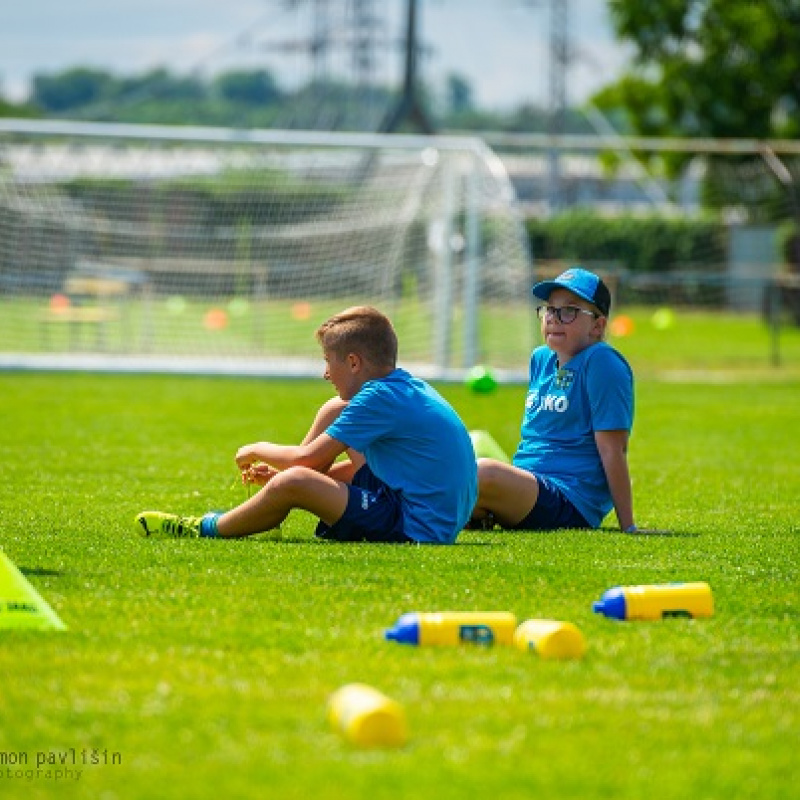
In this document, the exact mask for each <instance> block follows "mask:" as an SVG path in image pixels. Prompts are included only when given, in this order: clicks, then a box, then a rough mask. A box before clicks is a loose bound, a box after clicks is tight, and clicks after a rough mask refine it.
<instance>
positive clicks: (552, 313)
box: [536, 306, 599, 325]
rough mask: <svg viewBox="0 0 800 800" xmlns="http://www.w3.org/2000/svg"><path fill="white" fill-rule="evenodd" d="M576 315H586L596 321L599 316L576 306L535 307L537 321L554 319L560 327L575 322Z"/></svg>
mask: <svg viewBox="0 0 800 800" xmlns="http://www.w3.org/2000/svg"><path fill="white" fill-rule="evenodd" d="M578 314H588V315H589V316H590V317H594V319H597V317H598V316H599V315H598V314H595V312H594V311H587V310H586V309H585V308H578V306H561V307H558V306H537V307H536V315H537V316H538V317H539V319H553V317H555V318H556V319H557V320H558V321H559V322H560V323H562V325H569V324H570V323H571V322H575V320H576V319H577V318H578Z"/></svg>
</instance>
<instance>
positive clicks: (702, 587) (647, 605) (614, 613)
mask: <svg viewBox="0 0 800 800" xmlns="http://www.w3.org/2000/svg"><path fill="white" fill-rule="evenodd" d="M592 609H593V610H594V612H595V613H596V614H603V615H604V616H606V617H609V618H610V619H620V620H654V619H664V618H666V617H688V618H694V617H710V616H711V615H712V614H713V613H714V601H713V598H712V596H711V587H710V586H709V585H708V584H707V583H702V582H694V583H658V584H652V585H649V586H614V587H613V588H611V589H609V590H608V591H607V592H605V594H603V596H602V597H601V598H600V600H598V601H597V602H596V603H594V604H593V606H592Z"/></svg>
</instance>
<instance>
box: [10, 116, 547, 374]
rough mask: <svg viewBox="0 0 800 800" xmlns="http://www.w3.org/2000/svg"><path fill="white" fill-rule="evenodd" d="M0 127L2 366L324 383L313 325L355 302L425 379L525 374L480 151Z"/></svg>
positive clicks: (270, 135)
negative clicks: (390, 324)
mask: <svg viewBox="0 0 800 800" xmlns="http://www.w3.org/2000/svg"><path fill="white" fill-rule="evenodd" d="M0 123H1V124H0V355H1V356H3V358H4V359H5V361H6V363H8V362H9V359H10V360H11V361H13V360H14V359H15V358H20V359H23V360H25V359H27V363H36V362H37V359H38V360H39V362H40V363H44V362H46V363H52V364H54V365H55V366H58V365H68V364H71V363H73V364H77V365H83V364H85V363H87V359H88V360H89V361H91V362H92V363H100V362H103V363H107V364H109V365H110V367H111V368H124V366H125V365H126V364H128V365H131V364H132V365H140V366H141V367H142V368H144V369H147V368H152V367H153V366H154V365H155V366H159V365H171V366H172V367H173V368H175V369H178V370H181V369H195V368H202V367H203V365H205V367H206V368H207V369H209V371H229V370H233V371H256V372H275V373H277V374H308V373H311V372H313V373H314V374H319V372H320V369H321V366H320V365H321V362H320V356H319V349H318V345H317V344H316V341H315V339H314V330H315V329H316V326H317V325H318V324H319V323H320V322H322V321H323V320H324V319H326V318H327V317H328V316H330V315H331V314H333V313H336V312H337V311H339V310H342V309H344V308H346V307H348V306H351V305H361V304H369V305H374V306H377V307H378V308H380V309H381V310H383V311H384V312H385V313H387V314H388V315H389V316H390V317H391V318H392V320H393V321H394V323H395V325H396V327H397V330H398V335H399V338H400V358H401V362H402V364H403V365H405V366H409V367H412V368H414V369H417V370H422V371H423V372H425V373H426V374H427V375H428V376H430V377H447V376H450V375H457V374H458V373H459V372H460V371H462V370H464V369H466V368H469V367H471V366H473V365H475V364H478V363H483V364H488V365H491V366H492V367H493V368H495V369H499V370H500V371H501V373H502V370H503V368H508V369H519V367H520V365H523V364H525V363H526V360H527V357H528V355H529V353H530V349H531V346H532V343H533V338H534V332H533V326H532V323H531V317H532V315H531V313H530V286H531V279H532V268H531V259H530V256H529V252H528V245H527V238H526V236H525V232H524V228H523V225H522V221H521V219H520V218H519V216H518V214H517V212H516V211H515V205H514V202H513V199H514V198H513V191H512V189H511V184H510V182H509V180H508V177H507V175H506V174H505V171H504V169H503V166H502V164H501V162H500V161H499V159H497V158H496V156H495V155H494V153H493V152H492V150H491V149H490V148H488V147H487V146H486V145H485V144H484V143H483V142H482V141H480V140H478V139H471V138H460V137H420V136H384V135H372V134H352V135H348V134H331V133H319V134H318V133H299V132H283V131H235V130H227V129H197V128H175V127H161V126H133V125H111V124H94V123H87V124H83V123H59V122H41V121H11V120H0Z"/></svg>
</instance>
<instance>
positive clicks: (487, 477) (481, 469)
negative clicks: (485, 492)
mask: <svg viewBox="0 0 800 800" xmlns="http://www.w3.org/2000/svg"><path fill="white" fill-rule="evenodd" d="M502 473H503V464H502V462H500V461H496V460H495V459H493V458H479V459H478V483H479V485H480V486H481V487H482V488H484V487H485V488H487V489H490V488H493V487H495V486H497V485H498V483H499V482H500V480H502V478H501V476H502Z"/></svg>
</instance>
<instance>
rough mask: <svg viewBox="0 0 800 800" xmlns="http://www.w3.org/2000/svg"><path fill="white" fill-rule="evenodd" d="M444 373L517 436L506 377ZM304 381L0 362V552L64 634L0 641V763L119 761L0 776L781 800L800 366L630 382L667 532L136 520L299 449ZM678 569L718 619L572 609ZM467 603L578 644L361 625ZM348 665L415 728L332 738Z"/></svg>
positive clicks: (362, 792)
mask: <svg viewBox="0 0 800 800" xmlns="http://www.w3.org/2000/svg"><path fill="white" fill-rule="evenodd" d="M443 391H444V392H445V394H446V395H447V396H448V397H449V399H450V400H451V401H452V402H453V404H454V405H455V406H456V408H457V409H458V410H459V411H460V412H461V414H462V415H463V417H464V419H465V421H466V422H467V424H468V426H469V427H470V428H477V427H481V428H488V429H489V430H491V431H492V432H493V433H494V435H495V437H496V438H497V439H498V440H499V441H500V443H501V445H503V446H504V447H505V448H506V449H508V450H511V449H513V447H514V445H515V442H516V436H517V432H518V427H519V418H520V413H521V408H522V402H523V396H524V390H523V389H522V388H521V387H503V388H501V389H500V390H499V391H498V392H497V393H495V394H493V395H490V396H478V395H473V394H470V393H468V392H467V391H466V390H465V389H464V388H463V387H461V386H445V387H443ZM326 396H328V388H327V387H326V386H325V385H324V384H323V383H322V381H317V382H305V381H302V382H300V381H298V382H278V381H257V380H244V379H243V380H236V379H210V378H209V379H204V378H186V377H184V378H180V377H148V376H139V377H125V376H92V375H82V374H69V375H67V374H65V375H51V374H31V373H5V374H0V398H2V399H0V407H2V418H3V423H4V424H3V426H2V429H0V452H1V453H2V460H1V461H0V545H2V547H3V548H4V550H5V551H6V553H7V554H8V555H9V557H10V558H11V559H12V560H13V561H14V562H15V563H16V564H17V565H18V566H19V567H20V569H21V570H22V571H23V572H24V574H26V576H27V577H28V579H29V581H30V582H31V584H33V585H34V586H35V587H36V588H37V589H38V590H39V591H40V592H41V593H42V594H43V595H44V597H45V598H47V599H48V600H49V602H50V603H51V605H52V606H53V607H54V608H55V610H56V611H57V612H58V614H59V615H60V616H61V617H62V619H63V620H64V621H65V622H66V623H67V625H68V626H69V631H68V632H65V633H34V632H8V631H6V632H2V633H0V675H2V687H1V688H0V720H2V724H1V725H0V754H6V756H7V757H8V754H26V755H27V756H28V757H29V759H30V764H29V766H28V769H31V768H33V769H35V763H33V762H35V758H36V753H37V752H41V753H44V754H60V753H63V752H64V751H67V750H68V749H69V748H75V749H76V750H77V751H78V755H79V757H80V753H81V751H82V750H84V749H89V750H90V751H91V749H92V748H96V749H97V750H98V751H99V752H100V754H101V755H102V754H103V753H107V758H108V759H109V760H110V759H111V758H113V757H114V756H115V754H119V757H120V758H121V761H122V763H121V764H111V763H108V764H103V763H101V764H89V765H81V764H79V765H77V766H75V767H73V769H74V770H77V769H81V770H82V775H81V777H80V780H79V781H78V782H74V781H73V782H63V783H60V784H55V783H54V782H53V781H52V780H49V779H47V778H45V777H39V778H35V777H34V778H33V779H32V780H31V781H27V780H26V779H25V778H24V777H22V778H13V777H12V778H9V777H7V774H6V772H5V771H4V772H3V777H0V795H2V796H3V797H8V798H14V799H16V798H26V799H27V798H34V799H35V798H51V797H58V798H62V797H63V798H73V797H74V798H152V797H159V798H168V799H170V800H171V799H172V798H174V799H175V800H184V799H185V798H204V797H219V798H298V799H299V798H303V800H305V799H306V798H321V799H322V800H325V799H326V798H344V797H347V798H370V800H373V799H375V798H399V797H408V798H411V797H413V798H421V799H422V800H427V798H430V799H431V800H433V799H434V798H436V800H439V798H445V799H446V798H465V797H476V798H483V797H497V798H504V799H505V798H530V797H542V798H566V797H574V798H610V797H613V798H630V799H631V800H634V799H635V800H638V799H639V798H642V797H650V798H675V799H676V800H677V798H726V799H727V798H770V800H772V799H773V798H790V797H796V796H797V786H798V780H800V761H798V758H797V742H798V736H799V735H800V679H799V678H798V674H799V673H798V666H799V665H800V590H799V589H798V586H799V585H800V575H799V574H798V572H799V570H798V565H799V564H800V539H798V522H797V510H798V501H797V498H798V497H800V452H799V451H798V448H797V447H796V445H795V444H794V438H796V431H797V430H798V429H800V404H798V397H800V383H798V382H796V381H792V380H787V381H784V382H780V383H775V382H769V383H758V382H751V381H742V382H731V383H727V384H724V385H716V384H700V383H694V384H686V383H660V382H655V381H650V380H643V381H641V382H640V383H639V385H638V395H637V404H638V405H637V415H638V416H637V422H636V430H635V434H634V437H633V440H632V446H631V464H632V472H633V475H634V489H635V495H636V506H637V509H638V513H637V517H638V520H639V522H640V523H643V524H648V525H651V526H658V527H664V528H670V529H672V530H673V532H674V533H675V534H676V535H674V536H670V537H647V538H645V537H633V536H626V535H623V534H620V533H618V532H616V531H615V530H614V529H613V526H612V525H611V524H610V522H611V520H609V524H608V525H607V527H606V528H604V529H603V530H600V531H597V532H572V531H566V532H559V533H539V534H533V533H516V534H509V533H493V534H486V533H477V532H474V533H464V534H462V535H461V536H460V537H459V543H458V544H457V545H456V546H455V547H450V548H434V547H393V546H387V545H383V546H381V545H336V544H330V543H323V542H317V541H315V540H314V539H313V535H312V532H313V521H312V519H311V518H310V517H309V516H307V515H304V514H299V513H297V514H294V515H293V516H291V517H290V518H289V520H288V521H287V523H286V524H285V541H284V542H281V543H274V542H270V541H267V540H265V539H263V538H258V537H256V538H253V539H249V540H245V541H239V542H218V541H213V542H211V541H177V542H173V541H146V540H143V539H141V538H138V537H137V536H135V535H134V534H133V533H132V525H131V521H132V518H133V516H134V514H135V513H136V512H137V511H139V510H141V509H143V508H145V507H148V506H156V507H163V508H165V509H175V510H180V511H185V512H188V513H194V512H202V511H205V510H206V509H208V508H225V507H227V506H229V505H230V504H232V503H235V502H238V501H239V500H240V499H242V498H243V496H244V494H243V490H242V489H240V488H236V489H232V488H231V484H232V481H233V480H234V478H235V475H236V473H235V469H234V466H233V454H234V452H235V450H236V448H237V447H238V446H239V445H240V444H242V443H244V442H248V441H252V440H254V439H258V438H267V439H274V440H278V441H291V440H294V439H296V438H298V437H299V436H300V435H301V434H302V433H304V431H305V427H306V425H307V423H308V420H309V418H310V413H311V411H312V410H313V408H314V407H315V406H316V405H317V404H318V403H319V402H320V401H322V400H323V399H324V398H325V397H326ZM676 580H677V581H680V580H707V581H709V582H710V584H711V586H712V588H713V591H714V597H715V603H716V613H715V615H714V617H713V618H711V619H708V620H696V621H690V620H669V621H664V622H659V623H613V622H611V621H609V620H605V619H603V618H601V617H599V616H596V615H593V614H592V612H591V603H592V601H593V600H596V599H597V598H599V596H600V595H601V594H602V592H603V591H604V590H605V589H607V588H609V587H610V586H612V585H615V584H638V583H652V582H663V581H676ZM461 609H463V610H508V611H513V612H515V613H516V614H517V615H518V616H519V617H520V619H525V618H533V617H543V618H554V619H564V620H570V621H572V622H574V623H575V624H576V625H577V626H578V627H579V628H580V629H581V630H582V631H583V632H584V634H585V636H586V638H587V641H588V645H589V649H588V652H587V655H586V657H585V658H584V659H583V660H582V661H580V662H565V663H555V662H545V661H541V660H538V659H537V658H535V657H532V656H530V655H528V654H523V653H521V652H519V651H516V650H513V649H510V648H508V649H506V648H497V649H488V650H487V649H471V648H468V647H465V648H460V649H424V648H414V647H407V646H401V645H397V644H394V643H390V642H386V641H384V640H383V631H384V629H385V628H386V627H388V626H390V625H391V624H392V623H393V622H394V621H395V619H396V618H397V616H399V615H400V614H401V613H403V612H406V611H415V610H416V611H426V610H461ZM356 680H357V681H364V682H366V683H369V684H372V685H374V686H376V687H377V688H379V689H381V690H383V691H384V692H386V693H387V694H389V695H390V696H392V697H394V698H395V699H397V700H398V701H399V702H401V703H402V704H403V706H404V707H405V709H406V712H407V714H408V717H409V721H410V727H411V741H410V743H409V744H408V746H407V747H405V748H403V749H401V750H399V751H359V750H354V749H352V748H351V747H350V746H348V745H347V744H346V743H345V742H344V741H343V740H342V739H340V737H339V736H338V735H337V734H336V733H335V732H333V731H332V730H331V729H330V728H329V726H328V724H327V722H326V719H325V707H326V702H327V699H328V697H329V695H330V694H331V693H332V692H333V691H334V690H335V689H336V688H338V687H339V686H341V685H342V684H344V683H347V682H350V681H356ZM89 755H91V753H89ZM50 768H51V769H52V768H53V767H50ZM7 769H8V767H4V768H3V770H7ZM12 769H15V768H12ZM16 769H19V767H17V768H16Z"/></svg>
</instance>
